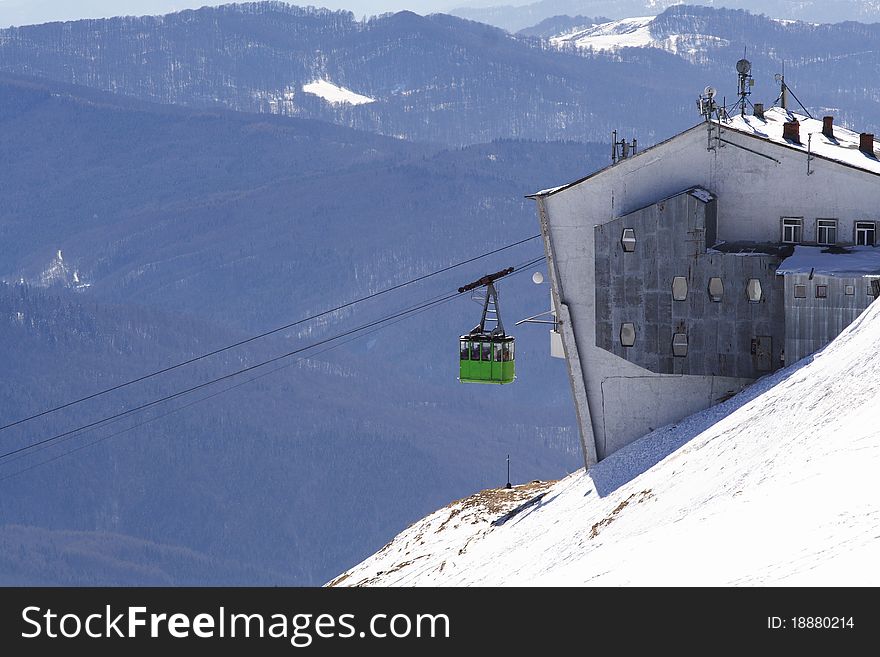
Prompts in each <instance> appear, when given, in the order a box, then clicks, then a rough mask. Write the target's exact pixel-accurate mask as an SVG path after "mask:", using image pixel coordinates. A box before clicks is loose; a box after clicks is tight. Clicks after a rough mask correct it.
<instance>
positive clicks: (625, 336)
mask: <svg viewBox="0 0 880 657" xmlns="http://www.w3.org/2000/svg"><path fill="white" fill-rule="evenodd" d="M635 343H636V325H635V324H633V323H632V322H627V323H626V324H621V325H620V344H621V345H623V346H624V347H632V346H633V345H634V344H635Z"/></svg>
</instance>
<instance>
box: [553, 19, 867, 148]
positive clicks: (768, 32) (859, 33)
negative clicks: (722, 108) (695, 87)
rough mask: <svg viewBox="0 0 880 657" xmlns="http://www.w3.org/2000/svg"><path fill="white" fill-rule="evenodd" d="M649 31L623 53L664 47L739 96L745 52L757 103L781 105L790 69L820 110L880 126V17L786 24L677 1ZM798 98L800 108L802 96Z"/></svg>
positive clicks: (807, 100)
mask: <svg viewBox="0 0 880 657" xmlns="http://www.w3.org/2000/svg"><path fill="white" fill-rule="evenodd" d="M624 29H628V28H625V27H624ZM649 29H650V37H651V42H650V43H649V44H647V46H648V47H644V48H625V49H623V50H619V51H617V52H616V53H615V54H616V55H619V56H622V57H624V58H633V59H635V58H636V57H638V56H639V55H638V54H637V53H641V56H642V57H645V58H647V59H648V60H649V61H650V58H652V54H651V53H655V52H658V49H663V50H664V52H669V53H671V54H675V55H676V56H677V57H679V58H681V59H683V60H685V61H688V62H689V63H691V64H692V65H693V66H694V70H695V71H700V72H701V75H702V79H704V80H706V82H707V83H709V84H712V85H713V86H715V87H716V88H718V89H719V93H720V94H722V96H726V97H727V100H728V102H732V101H733V100H734V98H735V93H736V73H735V71H734V66H733V65H734V63H735V62H736V61H737V60H738V59H740V58H742V57H743V54H744V53H745V55H746V57H747V58H748V59H749V60H751V62H752V74H753V75H754V77H755V82H756V84H755V87H754V88H753V93H752V95H751V101H753V102H764V103H765V104H767V105H770V104H773V102H774V101H776V100H777V98H778V96H779V85H778V84H777V83H776V82H775V81H774V76H775V74H777V73H781V72H783V68H784V72H785V76H786V81H787V82H788V84H789V85H790V87H791V88H792V89H793V90H794V93H795V95H796V96H797V99H800V101H801V102H803V103H804V105H805V106H806V107H807V109H808V110H809V111H810V112H812V113H813V114H815V115H820V116H821V115H823V114H826V113H830V114H833V115H834V116H835V118H836V120H837V121H838V122H842V123H845V124H847V125H849V126H851V127H853V128H854V129H856V130H860V131H861V130H865V131H868V132H873V131H875V130H876V126H877V124H878V123H880V105H878V99H877V98H875V97H874V96H875V95H874V94H872V93H870V91H868V90H869V89H870V88H872V87H873V86H876V84H878V82H880V79H878V71H880V23H873V24H863V23H854V22H849V23H839V24H833V25H832V24H811V23H804V22H780V21H777V20H773V19H769V18H767V17H766V16H760V15H755V14H750V13H748V12H746V11H742V10H728V9H712V8H707V7H688V6H676V7H670V8H669V9H667V10H666V11H664V12H663V13H662V14H660V15H658V16H657V17H656V18H654V19H653V21H652V22H651V23H650V25H649ZM578 40H579V37H578V36H577V35H574V36H572V37H571V38H570V39H567V40H564V41H562V42H559V43H558V45H560V46H561V47H563V48H565V49H569V48H574V47H576V42H578ZM580 43H581V45H583V44H584V43H588V42H585V41H581V42H580ZM588 52H589V51H588ZM646 71H650V72H652V71H653V67H650V68H649V67H648V66H646ZM694 83H696V78H695V79H694ZM790 102H791V103H792V106H794V107H796V106H797V105H796V104H795V103H796V102H797V101H796V99H795V98H791V99H790Z"/></svg>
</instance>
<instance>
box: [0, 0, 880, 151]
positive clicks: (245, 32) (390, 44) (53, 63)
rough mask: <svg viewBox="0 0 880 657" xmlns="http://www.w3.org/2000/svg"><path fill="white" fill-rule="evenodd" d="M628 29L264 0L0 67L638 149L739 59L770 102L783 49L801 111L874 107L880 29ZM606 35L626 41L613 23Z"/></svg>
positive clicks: (409, 129)
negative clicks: (513, 25) (552, 31)
mask: <svg viewBox="0 0 880 657" xmlns="http://www.w3.org/2000/svg"><path fill="white" fill-rule="evenodd" d="M595 15H596V14H589V16H595ZM560 20H561V19H560ZM639 25H640V27H638V28H637V30H638V32H639V34H638V35H637V36H639V39H637V40H636V41H634V42H630V43H625V42H623V43H622V45H632V46H639V47H637V48H630V49H617V50H615V51H604V50H603V51H600V49H599V48H596V47H594V48H593V50H592V51H591V50H589V49H584V48H583V47H581V46H583V45H589V42H588V41H583V40H580V41H579V40H578V38H577V36H576V35H575V36H572V35H571V30H572V29H573V26H572V24H571V22H568V23H565V22H563V23H559V26H560V28H561V29H562V31H563V32H568V34H567V35H565V36H561V35H559V34H557V35H556V36H557V37H558V38H553V39H548V38H541V37H536V36H512V35H510V34H507V33H505V32H503V31H501V30H499V29H497V28H492V27H489V26H486V25H482V24H479V23H474V22H469V21H464V20H462V19H459V18H454V17H451V16H446V15H442V14H438V15H433V16H428V17H421V16H417V15H415V14H412V13H408V12H403V13H399V14H395V15H389V16H383V17H380V18H375V19H371V20H368V21H366V22H361V21H357V20H355V19H354V17H353V15H352V14H350V13H347V12H331V11H327V10H314V9H300V8H296V7H290V6H288V5H286V4H283V3H275V2H269V3H256V4H245V5H230V6H225V7H220V8H213V9H212V8H204V9H200V10H196V11H185V12H181V13H178V14H172V15H169V16H166V17H163V18H118V19H108V20H98V21H78V22H74V23H64V24H60V23H56V24H50V25H41V26H34V27H24V28H16V29H9V30H0V70H4V71H7V72H10V73H16V74H23V75H33V76H38V77H42V78H47V79H52V80H56V81H60V82H65V83H73V84H81V85H86V86H90V87H94V88H97V89H100V90H105V91H111V92H113V93H116V94H123V95H128V96H132V97H135V98H140V99H142V100H148V101H152V102H160V103H173V104H180V105H187V106H190V107H199V108H217V107H225V108H228V109H234V110H238V111H247V112H258V113H267V114H281V115H286V116H295V117H299V118H312V119H319V120H322V121H329V122H333V123H337V124H340V125H345V126H348V127H353V128H356V129H360V130H366V131H370V132H376V133H379V134H383V135H387V136H392V137H396V138H398V139H407V140H411V141H421V142H430V143H438V144H444V145H448V146H461V145H467V144H475V143H483V142H486V141H491V140H493V139H499V138H502V139H506V138H518V139H535V140H540V141H545V140H564V139H574V140H579V141H595V142H599V141H607V140H608V135H610V134H611V131H612V130H618V131H620V133H621V134H630V135H632V136H636V137H638V139H639V141H640V143H642V144H649V143H652V142H655V141H657V140H658V139H660V138H664V137H667V136H669V135H671V134H674V133H675V132H678V131H680V130H682V129H684V128H687V127H689V126H691V125H693V124H694V123H695V122H696V121H698V120H699V116H698V115H697V114H696V111H695V110H694V109H693V108H694V106H693V102H694V99H695V98H696V96H697V95H698V93H699V92H700V91H701V90H702V89H703V88H704V87H705V86H706V85H707V84H712V85H713V86H715V87H716V88H718V89H719V90H720V92H721V93H722V94H724V93H725V92H726V91H728V90H729V95H730V96H731V97H732V95H733V93H734V92H735V88H736V77H735V73H734V71H733V65H734V63H735V62H736V61H737V60H738V59H740V58H741V57H742V56H743V52H744V51H745V52H746V54H747V56H748V57H749V59H751V60H752V61H753V63H754V74H755V77H756V81H757V85H756V87H755V88H754V93H755V97H754V98H753V100H763V101H764V102H765V103H772V102H773V100H774V99H775V98H776V96H777V95H778V88H776V85H775V83H774V81H773V76H774V74H775V73H777V72H781V70H782V67H783V60H784V63H785V71H786V76H787V78H786V79H787V80H788V81H789V83H790V84H791V85H792V88H793V89H795V92H796V94H797V96H798V97H799V98H801V100H802V101H803V102H804V103H805V104H806V105H807V107H808V108H811V109H812V110H815V111H816V112H824V111H834V112H840V117H839V119H840V120H842V121H844V122H849V123H851V124H852V125H854V126H856V127H861V126H866V125H870V124H871V123H873V122H876V121H877V120H878V119H880V107H878V100H877V99H875V98H874V97H873V95H872V94H871V93H868V92H866V90H867V89H870V88H871V86H872V85H873V81H874V80H876V78H877V70H880V68H878V65H880V61H878V58H880V54H878V53H880V47H878V46H880V29H878V27H877V26H876V25H864V24H859V23H844V24H839V25H811V24H808V23H801V22H795V23H786V22H780V21H776V20H772V19H769V18H767V17H763V16H758V15H754V14H749V13H747V12H744V11H733V10H718V9H711V8H701V7H685V6H675V7H671V8H669V9H667V10H666V11H664V12H663V13H662V14H660V15H658V16H657V17H656V18H654V19H650V20H646V21H644V22H643V23H640V24H639ZM575 27H576V26H575ZM603 29H606V28H603ZM546 31H547V30H546V29H543V28H542V30H541V32H542V33H546ZM607 31H610V32H612V34H611V40H612V42H613V41H614V40H615V39H617V41H620V39H619V34H618V35H617V36H615V35H614V34H613V33H614V32H615V27H614V26H613V25H612V26H611V28H610V29H609V30H607ZM316 82H317V83H316ZM758 96H760V98H758ZM352 101H354V102H352Z"/></svg>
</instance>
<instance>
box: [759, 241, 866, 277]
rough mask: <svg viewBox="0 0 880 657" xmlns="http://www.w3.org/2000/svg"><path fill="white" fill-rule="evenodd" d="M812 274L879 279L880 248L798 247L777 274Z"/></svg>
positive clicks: (784, 261)
mask: <svg viewBox="0 0 880 657" xmlns="http://www.w3.org/2000/svg"><path fill="white" fill-rule="evenodd" d="M811 271H813V272H814V273H816V274H821V275H823V276H880V248H874V247H873V246H853V247H848V248H842V247H834V248H831V249H829V248H828V247H822V246H796V247H795V248H794V253H793V254H792V255H790V256H789V257H788V258H786V259H785V260H783V261H782V264H781V265H779V267H778V268H777V269H776V273H777V274H809V273H810V272H811Z"/></svg>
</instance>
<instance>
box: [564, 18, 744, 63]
mask: <svg viewBox="0 0 880 657" xmlns="http://www.w3.org/2000/svg"><path fill="white" fill-rule="evenodd" d="M655 20H656V16H642V17H638V18H623V19H621V20H616V21H610V22H608V23H602V24H600V25H591V26H589V27H586V28H582V29H576V30H573V31H571V32H567V33H564V34H559V35H557V36H554V37H551V38H550V43H551V44H553V45H554V46H556V47H557V48H561V47H563V46H568V47H571V46H574V47H576V48H581V49H589V48H592V49H593V50H612V51H613V50H619V49H620V48H659V49H661V50H668V51H669V52H672V53H686V54H691V55H693V54H696V53H698V52H702V51H704V50H705V48H706V47H707V46H708V45H712V46H724V45H728V42H727V41H726V40H725V39H722V38H720V37H717V36H713V35H710V34H669V35H665V36H662V37H658V36H656V35H655V34H654V32H653V31H652V25H653V24H654V21H655Z"/></svg>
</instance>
